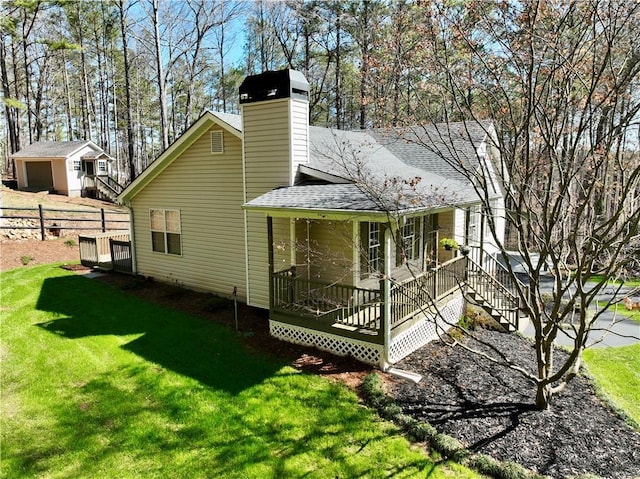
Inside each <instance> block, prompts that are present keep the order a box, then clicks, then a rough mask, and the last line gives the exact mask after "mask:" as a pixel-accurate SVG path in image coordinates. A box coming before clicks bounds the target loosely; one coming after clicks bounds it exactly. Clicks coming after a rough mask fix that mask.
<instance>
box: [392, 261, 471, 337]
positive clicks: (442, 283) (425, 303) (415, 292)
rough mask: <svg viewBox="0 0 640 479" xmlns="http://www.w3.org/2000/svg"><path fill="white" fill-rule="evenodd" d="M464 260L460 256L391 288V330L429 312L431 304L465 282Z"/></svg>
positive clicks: (465, 262) (465, 265) (465, 263)
mask: <svg viewBox="0 0 640 479" xmlns="http://www.w3.org/2000/svg"><path fill="white" fill-rule="evenodd" d="M466 268H467V258H466V257H465V256H460V257H457V258H454V259H452V260H450V261H447V262H446V263H443V264H441V265H439V266H438V267H436V268H434V269H433V270H431V271H426V272H424V273H420V274H416V275H414V276H413V277H411V278H409V279H407V280H405V281H402V282H400V283H396V284H394V285H393V286H392V287H391V292H390V300H391V318H390V325H391V328H392V329H393V328H396V327H398V326H399V325H401V324H402V323H404V322H406V321H408V320H411V319H413V318H414V317H415V316H416V315H418V314H421V313H425V312H427V311H429V310H431V309H432V307H433V305H434V303H435V302H436V301H438V300H439V299H441V298H443V297H444V296H446V295H447V294H450V293H451V292H453V291H454V290H456V289H458V288H459V287H460V285H461V284H462V283H463V282H464V281H465V273H466Z"/></svg>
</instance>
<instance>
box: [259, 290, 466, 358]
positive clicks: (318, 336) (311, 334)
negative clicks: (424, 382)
mask: <svg viewBox="0 0 640 479" xmlns="http://www.w3.org/2000/svg"><path fill="white" fill-rule="evenodd" d="M463 312H464V297H463V296H462V295H460V296H458V297H456V298H454V299H452V300H451V301H449V302H448V303H447V304H446V305H445V306H443V307H442V308H440V314H439V315H433V316H430V317H427V318H423V319H422V320H421V321H419V322H418V323H416V324H415V325H413V326H412V327H411V328H409V329H407V330H406V331H403V332H402V333H401V334H399V335H398V336H396V337H394V338H393V339H392V340H391V345H390V347H389V362H390V363H391V364H393V363H396V362H398V361H400V360H401V359H403V358H405V357H407V356H408V355H410V354H411V353H412V352H414V351H416V350H417V349H419V348H421V347H422V346H424V345H425V344H427V343H429V342H430V341H433V340H434V339H438V337H439V335H440V334H442V333H443V332H445V331H447V330H448V329H449V327H450V326H449V325H450V324H455V323H457V322H458V321H459V320H460V318H461V317H462V314H463ZM269 331H270V333H271V336H273V337H274V338H277V339H280V340H282V341H287V342H289V343H294V344H300V345H303V346H311V347H315V348H318V349H321V350H323V351H328V352H330V353H333V354H337V355H338V356H351V357H353V358H355V359H357V360H358V361H362V362H363V363H367V364H373V365H376V366H380V367H381V368H385V367H386V366H387V364H385V361H384V349H383V346H382V345H380V344H372V343H367V342H365V341H358V340H357V339H351V338H343V337H341V336H338V335H335V334H329V333H325V332H322V331H314V330H311V329H305V328H301V327H300V326H293V325H291V324H286V323H281V322H279V321H274V320H269Z"/></svg>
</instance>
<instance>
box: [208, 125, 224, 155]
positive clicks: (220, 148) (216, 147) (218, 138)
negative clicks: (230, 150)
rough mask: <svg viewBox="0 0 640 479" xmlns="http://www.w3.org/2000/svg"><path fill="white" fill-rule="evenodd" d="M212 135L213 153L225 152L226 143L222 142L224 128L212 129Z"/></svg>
mask: <svg viewBox="0 0 640 479" xmlns="http://www.w3.org/2000/svg"><path fill="white" fill-rule="evenodd" d="M210 137H211V153H224V144H223V142H222V138H223V136H222V130H217V131H212V132H211V133H210Z"/></svg>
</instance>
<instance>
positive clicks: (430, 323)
mask: <svg viewBox="0 0 640 479" xmlns="http://www.w3.org/2000/svg"><path fill="white" fill-rule="evenodd" d="M463 313H464V297H463V296H462V295H460V296H458V297H456V298H454V299H452V300H451V301H449V302H448V303H447V304H446V305H445V306H443V307H442V308H440V314H439V315H438V314H434V315H432V316H429V317H426V318H424V319H422V320H421V321H420V322H418V323H416V324H415V325H413V326H412V327H411V328H409V329H407V330H406V331H403V332H402V333H401V334H399V335H398V336H396V337H395V338H393V339H392V340H391V346H390V347H389V361H390V362H391V363H392V364H393V363H396V362H398V361H400V360H401V359H403V358H405V357H407V356H409V355H410V354H411V353H412V352H414V351H416V350H417V349H419V348H421V347H422V346H424V345H425V344H427V343H429V342H431V341H433V340H434V339H438V337H439V335H440V334H442V333H443V332H445V331H447V330H448V329H449V328H450V326H449V324H455V323H457V322H458V321H460V318H461V317H462V314H463Z"/></svg>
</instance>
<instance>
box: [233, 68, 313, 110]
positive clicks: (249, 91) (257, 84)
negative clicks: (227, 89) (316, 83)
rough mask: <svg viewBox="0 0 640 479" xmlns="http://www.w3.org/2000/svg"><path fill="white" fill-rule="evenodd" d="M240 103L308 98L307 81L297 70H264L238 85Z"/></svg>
mask: <svg viewBox="0 0 640 479" xmlns="http://www.w3.org/2000/svg"><path fill="white" fill-rule="evenodd" d="M239 92H240V103H241V104H243V103H253V102H258V101H267V100H276V99H279V98H298V99H301V100H306V101H308V100H309V82H308V81H307V79H306V78H305V77H304V75H303V74H302V73H301V72H299V71H297V70H289V69H287V70H278V71H266V72H263V73H260V74H258V75H251V76H248V77H247V78H245V79H244V81H243V82H242V84H241V85H240V89H239Z"/></svg>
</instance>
